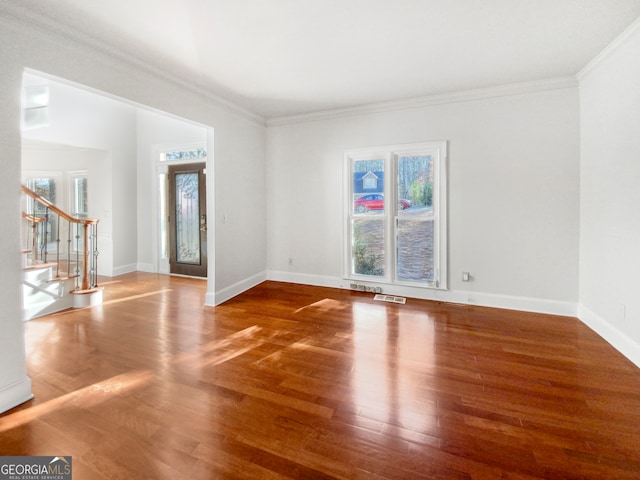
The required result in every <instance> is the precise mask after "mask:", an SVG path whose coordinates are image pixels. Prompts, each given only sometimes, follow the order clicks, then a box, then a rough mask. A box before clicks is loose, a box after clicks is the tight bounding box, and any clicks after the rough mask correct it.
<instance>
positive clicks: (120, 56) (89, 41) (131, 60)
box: [0, 0, 265, 126]
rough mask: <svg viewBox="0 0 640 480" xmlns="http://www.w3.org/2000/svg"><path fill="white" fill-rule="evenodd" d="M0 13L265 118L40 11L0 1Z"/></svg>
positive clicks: (237, 111) (240, 111)
mask: <svg viewBox="0 0 640 480" xmlns="http://www.w3.org/2000/svg"><path fill="white" fill-rule="evenodd" d="M0 12H1V13H2V17H4V20H5V21H9V22H11V23H18V24H20V26H21V27H23V28H26V29H30V30H32V31H35V32H37V33H41V34H44V35H49V36H50V35H53V36H56V37H58V38H61V39H63V40H66V41H67V42H71V43H72V44H75V45H76V46H79V47H81V48H84V49H87V50H89V51H90V52H92V53H95V52H97V53H100V54H102V55H103V56H105V57H106V58H107V59H110V60H112V61H113V60H115V61H117V62H120V63H125V64H126V65H128V66H130V67H134V68H137V69H138V70H140V71H142V72H144V73H147V74H152V75H153V76H156V77H159V78H161V79H163V80H165V81H167V82H168V83H171V84H173V85H175V86H177V87H180V88H182V89H184V90H187V91H190V92H192V93H195V94H197V95H199V96H202V97H205V98H207V99H208V100H210V101H212V102H213V103H215V104H216V105H217V106H219V107H221V108H223V109H225V110H227V111H230V112H232V113H235V114H239V115H241V116H242V117H245V118H246V119H248V120H251V121H252V122H255V123H257V124H259V125H262V126H264V124H265V119H264V117H262V116H261V115H258V114H256V113H254V112H252V111H250V110H247V109H246V108H243V107H241V106H239V105H237V104H235V103H233V102H231V101H229V100H227V99H225V98H223V97H221V96H219V95H217V94H215V93H213V92H211V91H209V90H207V89H205V88H203V87H200V86H198V85H194V84H193V83H191V82H189V81H187V80H185V79H183V78H181V77H179V76H177V75H172V74H170V73H168V72H167V71H165V70H162V69H160V68H158V67H156V66H155V65H152V64H150V63H148V62H145V61H144V60H142V59H140V58H139V57H136V56H133V55H130V54H129V53H127V52H124V51H122V50H119V49H117V48H115V47H112V46H111V45H108V44H106V43H104V42H102V41H100V40H99V39H97V38H95V37H93V36H91V35H89V34H87V33H84V32H81V31H79V30H77V29H76V28H74V27H73V26H71V25H68V24H65V23H63V22H60V21H58V20H54V19H52V18H49V17H47V16H45V15H43V14H41V13H40V12H37V11H35V10H32V9H30V8H28V7H25V6H24V5H21V4H20V2H7V1H2V0H0Z"/></svg>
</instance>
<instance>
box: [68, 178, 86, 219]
mask: <svg viewBox="0 0 640 480" xmlns="http://www.w3.org/2000/svg"><path fill="white" fill-rule="evenodd" d="M67 176H68V179H69V181H68V183H69V186H68V188H69V197H68V198H69V201H68V204H69V213H70V214H71V215H78V214H80V212H78V211H77V210H78V191H77V189H76V179H85V180H86V181H87V205H88V204H89V198H88V191H89V171H88V170H73V171H70V172H67ZM82 215H84V216H82V217H80V216H78V218H89V209H88V208H87V211H86V212H85V213H84V214H82Z"/></svg>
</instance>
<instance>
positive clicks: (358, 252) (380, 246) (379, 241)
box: [351, 215, 384, 277]
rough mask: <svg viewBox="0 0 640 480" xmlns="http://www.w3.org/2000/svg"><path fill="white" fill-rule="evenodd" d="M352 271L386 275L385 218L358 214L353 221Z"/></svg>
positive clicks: (359, 273)
mask: <svg viewBox="0 0 640 480" xmlns="http://www.w3.org/2000/svg"><path fill="white" fill-rule="evenodd" d="M352 231H353V244H352V249H351V251H352V256H353V258H352V260H353V266H352V273H354V274H356V275H372V276H377V277H382V276H384V219H383V218H379V216H377V215H376V216H372V217H368V216H362V217H361V216H356V217H354V218H353V222H352Z"/></svg>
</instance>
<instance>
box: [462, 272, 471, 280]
mask: <svg viewBox="0 0 640 480" xmlns="http://www.w3.org/2000/svg"><path fill="white" fill-rule="evenodd" d="M462 281H463V282H469V281H471V275H470V274H469V272H462Z"/></svg>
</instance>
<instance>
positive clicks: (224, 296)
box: [204, 272, 267, 307]
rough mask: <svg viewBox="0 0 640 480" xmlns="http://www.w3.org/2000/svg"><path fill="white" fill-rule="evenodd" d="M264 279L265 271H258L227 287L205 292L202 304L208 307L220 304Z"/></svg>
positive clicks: (265, 276) (265, 277)
mask: <svg viewBox="0 0 640 480" xmlns="http://www.w3.org/2000/svg"><path fill="white" fill-rule="evenodd" d="M266 279H267V274H266V272H260V273H257V274H256V275H253V276H251V277H249V278H245V279H244V280H240V281H239V282H236V283H234V284H233V285H229V286H228V287H226V288H223V289H222V290H219V291H217V292H215V293H214V292H207V294H206V295H205V298H204V304H205V305H207V306H210V307H214V306H216V305H220V304H221V303H224V302H226V301H227V300H230V299H232V298H233V297H235V296H237V295H240V294H241V293H242V292H245V291H247V290H249V289H250V288H253V287H255V286H256V285H258V284H260V283H262V282H264V281H265V280H266Z"/></svg>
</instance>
